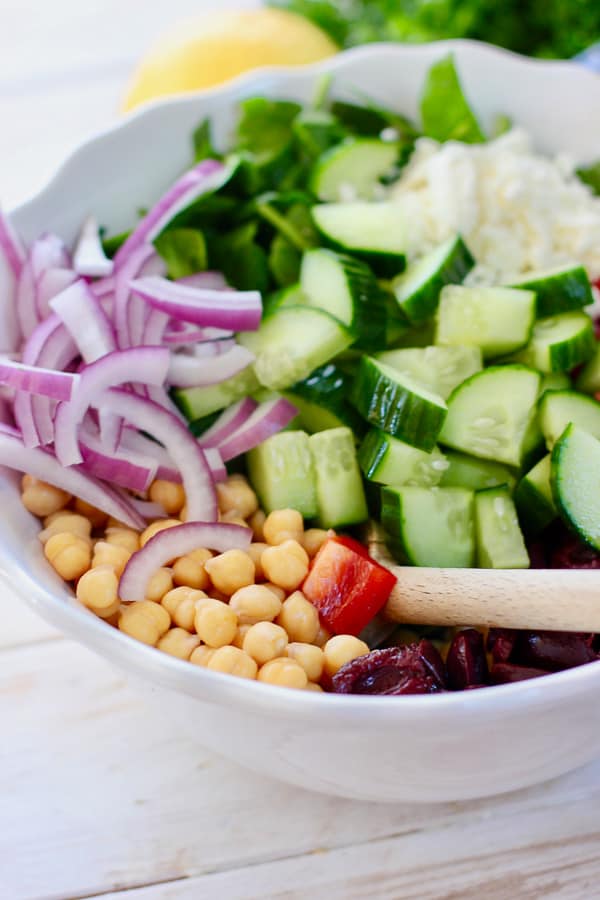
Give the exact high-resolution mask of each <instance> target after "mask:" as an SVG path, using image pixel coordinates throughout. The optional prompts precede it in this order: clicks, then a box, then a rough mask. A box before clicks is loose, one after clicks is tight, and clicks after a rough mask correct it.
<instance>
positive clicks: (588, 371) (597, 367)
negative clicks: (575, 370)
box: [575, 343, 600, 394]
mask: <svg viewBox="0 0 600 900" xmlns="http://www.w3.org/2000/svg"><path fill="white" fill-rule="evenodd" d="M575 387H576V388H577V390H578V391H583V393H584V394H598V393H600V344H599V343H597V344H596V347H595V349H594V355H593V356H592V358H591V359H590V361H589V362H587V363H586V364H585V366H584V367H583V369H582V370H581V372H580V374H579V377H578V379H577V381H576V382H575Z"/></svg>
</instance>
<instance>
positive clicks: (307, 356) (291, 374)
mask: <svg viewBox="0 0 600 900" xmlns="http://www.w3.org/2000/svg"><path fill="white" fill-rule="evenodd" d="M238 340H239V342H240V344H242V345H243V346H244V347H247V348H248V349H249V350H251V351H252V352H253V353H254V355H255V357H256V360H255V363H254V371H255V372H256V376H257V378H258V380H259V382H260V383H261V384H262V385H264V387H268V388H271V389H272V390H275V391H276V390H282V389H283V388H286V387H289V386H290V385H292V384H295V383H296V382H297V381H301V380H302V379H303V378H306V377H307V375H310V373H311V372H312V371H313V369H316V368H317V367H318V366H322V365H323V364H324V363H326V362H328V361H329V360H330V359H331V358H332V357H334V356H336V355H337V354H338V353H341V352H342V351H343V350H345V349H346V348H347V347H349V346H350V344H351V343H352V335H351V333H350V332H349V331H348V329H347V328H345V327H344V326H343V325H342V324H341V322H339V321H338V320H337V319H334V317H333V316H330V315H329V314H328V313H326V312H324V311H323V310H321V309H315V308H313V307H308V306H286V307H283V309H279V310H277V312H274V313H273V315H271V316H269V317H268V318H266V319H265V320H264V321H263V322H262V324H261V326H260V328H259V329H258V331H245V332H243V333H242V334H240V335H238ZM203 390H204V388H203ZM246 393H248V392H246ZM229 402H231V401H229Z"/></svg>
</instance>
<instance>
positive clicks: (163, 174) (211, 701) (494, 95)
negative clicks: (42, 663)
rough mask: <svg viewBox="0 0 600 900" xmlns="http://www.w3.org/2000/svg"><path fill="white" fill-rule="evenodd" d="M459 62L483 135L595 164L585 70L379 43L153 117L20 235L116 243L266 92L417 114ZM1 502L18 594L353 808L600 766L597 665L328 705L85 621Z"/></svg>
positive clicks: (230, 741)
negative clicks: (203, 138) (89, 230)
mask: <svg viewBox="0 0 600 900" xmlns="http://www.w3.org/2000/svg"><path fill="white" fill-rule="evenodd" d="M449 50H453V51H454V52H455V53H456V58H457V62H458V66H459V69H460V73H461V76H462V78H463V80H464V83H465V85H466V88H467V90H468V93H469V96H470V97H471V98H472V101H473V103H474V106H475V108H476V110H477V112H478V113H479V115H480V117H481V119H482V121H483V123H484V125H490V124H491V122H492V121H493V119H494V117H495V116H496V115H497V114H498V113H505V114H507V115H509V116H510V117H511V118H512V119H513V120H514V122H515V123H517V124H521V125H523V126H525V127H526V128H528V129H529V130H530V131H531V132H532V133H533V134H534V136H535V138H536V140H537V145H538V147H539V148H540V149H541V150H542V151H546V152H550V153H552V152H557V151H568V152H570V153H571V154H573V155H574V156H575V157H576V158H577V160H578V161H581V162H588V161H591V160H592V159H594V157H595V156H597V155H598V151H599V148H600V78H598V76H596V75H594V74H592V73H590V72H588V71H585V70H584V69H582V68H580V67H578V66H576V65H574V64H570V63H547V62H536V61H531V60H527V59H524V58H521V57H518V56H514V55H512V54H509V53H506V52H503V51H499V50H496V49H493V48H491V47H488V46H485V45H482V44H476V43H471V42H462V41H459V42H447V43H441V44H432V45H427V46H419V47H409V46H391V45H377V46H371V47H368V48H363V49H359V50H354V51H351V52H349V53H345V54H341V55H340V56H338V57H336V58H334V59H332V60H328V61H326V62H324V63H321V64H319V65H316V66H312V67H308V68H305V69H302V70H299V69H293V70H285V69H279V70H277V69H272V70H263V71H261V72H258V73H255V74H252V75H249V76H247V77H243V78H241V79H238V80H237V81H235V82H233V83H231V84H229V85H226V86H224V87H222V88H219V89H217V90H213V91H210V92H207V93H203V94H197V95H193V96H185V97H182V98H178V99H175V100H171V101H167V102H161V103H158V104H155V105H152V106H150V107H149V108H147V109H144V110H142V111H141V112H139V113H137V114H136V115H134V116H132V117H131V118H129V119H126V120H125V121H123V122H121V123H120V124H118V125H117V126H116V127H115V128H113V129H111V130H110V131H108V132H106V133H105V134H102V135H100V136H99V137H97V138H96V139H95V140H92V141H90V142H88V143H87V144H85V145H84V146H83V147H81V148H80V149H79V150H78V151H77V152H76V153H75V154H74V155H73V156H71V157H70V159H69V160H68V161H67V162H66V163H65V165H64V166H63V167H62V168H61V170H60V171H59V173H58V174H57V175H56V177H55V178H54V179H53V180H52V181H51V183H50V184H49V185H48V186H47V187H46V188H45V190H43V191H42V192H41V193H40V194H39V195H38V196H37V197H35V198H33V199H32V200H31V201H30V202H28V203H26V204H25V205H24V206H22V207H21V208H20V209H18V210H16V211H15V212H14V213H13V220H14V223H15V225H16V226H17V227H18V229H19V230H20V231H21V233H22V234H23V235H24V237H25V238H27V239H31V238H34V237H35V236H36V235H38V234H39V233H40V232H41V231H43V230H46V229H50V230H53V231H56V232H58V233H59V234H60V235H62V237H63V238H65V239H66V240H72V239H73V238H74V236H75V234H76V231H77V229H78V226H79V224H80V223H81V221H82V220H83V218H84V217H85V215H86V214H87V213H89V212H90V211H93V212H95V214H96V215H97V216H98V218H99V220H100V221H101V222H105V223H107V224H108V225H109V226H110V227H111V229H112V230H114V231H118V230H120V229H121V228H125V227H127V226H128V225H129V224H130V223H131V222H132V221H133V220H134V219H135V215H136V210H137V209H138V208H139V207H140V206H146V205H148V204H149V203H151V202H152V201H153V200H154V199H155V198H156V197H157V196H158V195H159V194H160V193H161V192H162V191H163V190H164V189H165V188H166V187H167V186H168V185H169V183H170V182H171V181H172V180H173V178H174V177H175V176H176V175H177V174H178V173H179V172H180V171H181V170H183V169H184V168H185V167H186V166H187V165H188V164H189V159H190V134H191V132H192V130H193V128H194V126H195V125H196V124H197V123H198V122H199V121H200V120H201V119H202V118H203V117H205V116H211V117H212V118H213V119H214V121H215V123H216V126H217V128H216V131H217V136H218V137H219V138H220V140H221V141H225V139H226V136H227V133H228V131H229V129H230V128H231V125H232V122H233V120H234V115H235V107H236V103H237V102H238V101H239V100H240V99H242V98H243V97H247V96H250V95H253V94H256V93H263V92H264V93H266V94H268V95H270V96H275V97H292V98H298V99H301V100H308V99H309V98H310V97H311V95H312V92H313V88H314V84H315V79H316V77H317V76H318V75H321V74H323V73H325V72H331V73H333V74H334V76H335V91H336V92H337V93H338V94H339V95H341V96H344V95H345V96H347V97H348V96H352V94H353V92H354V91H356V90H358V91H359V92H361V93H363V94H365V95H368V96H370V97H373V98H374V99H375V100H378V101H380V102H381V103H384V104H388V105H391V106H395V107H397V108H398V109H399V110H401V111H402V112H404V113H407V114H408V115H409V116H416V114H417V109H418V98H419V93H420V90H421V87H422V84H423V79H424V76H425V74H426V71H427V69H428V67H429V65H430V64H431V63H432V62H433V61H434V60H435V59H437V58H439V57H440V56H441V55H443V54H445V53H447V52H448V51H449ZM0 504H1V508H2V510H3V513H4V514H3V516H2V519H1V520H0V566H1V569H0V573H1V574H2V576H3V577H4V578H5V579H8V580H9V581H10V583H11V585H12V587H13V588H16V589H17V591H18V592H19V593H20V594H21V595H22V596H23V597H24V598H25V599H26V600H27V601H28V602H29V603H30V604H31V605H32V606H33V608H34V609H35V610H37V611H38V612H39V614H40V615H41V616H43V617H44V618H45V619H47V620H48V621H49V622H50V623H52V624H53V625H55V626H57V627H58V628H60V629H62V630H63V631H64V632H65V633H66V634H68V635H69V636H71V637H74V638H76V639H78V640H80V641H82V642H83V643H84V644H86V645H87V646H88V647H90V648H91V649H92V650H94V651H96V652H97V653H100V654H102V655H103V656H106V657H107V658H109V659H111V660H112V661H113V662H114V663H115V664H116V665H118V666H120V667H122V668H123V669H125V670H127V671H128V672H129V673H130V675H132V676H134V677H137V680H138V682H139V683H140V685H141V687H142V689H143V690H144V691H145V694H146V695H147V696H148V697H150V696H152V695H154V696H155V697H156V700H157V702H159V703H161V704H162V708H163V710H164V713H165V715H171V716H175V717H176V719H177V721H178V722H179V723H180V727H181V730H182V732H184V731H185V732H186V733H187V734H188V735H190V734H191V735H192V736H193V737H195V738H196V739H197V740H198V741H199V742H200V743H202V744H205V745H207V746H209V747H211V748H212V749H214V750H216V751H218V752H219V753H222V754H224V755H226V756H229V757H231V758H232V759H234V760H236V761H238V762H240V763H242V764H243V765H246V766H248V767H249V768H252V769H255V770H257V771H260V772H263V773H265V774H268V775H273V776H274V777H277V778H280V779H283V780H284V781H288V782H290V783H293V784H297V785H302V786H304V787H306V788H310V789H313V790H317V791H322V792H324V793H329V794H338V795H340V796H345V797H353V798H358V799H364V800H380V801H397V800H408V801H428V802H432V801H436V800H439V801H442V800H458V799H466V798H470V797H480V796H484V795H489V794H495V793H500V792H502V791H509V790H512V789H515V788H519V787H523V786H525V785H530V784H534V783H535V782H540V781H543V780H545V779H548V778H551V777H553V776H556V775H559V774H561V773H563V772H566V771H568V770H569V769H573V768H575V767H576V766H579V765H581V764H583V763H585V762H586V761H588V760H590V759H591V758H593V757H594V756H595V755H597V754H598V753H600V705H599V704H598V694H599V692H600V663H593V664H590V665H587V666H582V667H581V668H578V669H572V670H570V671H567V672H562V673H559V674H556V675H550V676H548V677H546V678H543V679H539V680H534V681H529V682H522V683H520V684H514V685H505V686H501V687H494V688H488V689H487V690H482V691H471V692H467V693H462V694H451V693H449V694H442V695H437V696H415V697H402V698H386V697H352V696H335V695H325V696H323V695H315V694H313V693H309V692H296V691H286V690H282V689H279V688H273V687H267V686H265V685H262V684H258V683H256V682H249V681H245V680H242V679H236V678H231V677H229V676H222V675H218V674H215V673H212V672H209V671H207V670H205V669H201V668H197V667H195V666H191V665H189V664H187V663H183V662H180V661H178V660H176V659H174V658H172V657H169V656H167V655H165V654H162V653H159V652H157V651H156V650H153V649H150V648H147V647H145V646H143V645H142V644H139V643H137V642H135V641H133V640H131V639H129V638H128V637H126V636H125V635H123V634H121V633H120V632H118V631H116V630H114V629H112V628H109V627H107V626H106V625H105V624H104V623H103V622H101V621H100V620H99V619H97V618H95V617H94V616H93V615H91V614H90V613H88V612H87V611H86V610H84V609H83V608H80V607H79V606H78V604H77V602H76V601H75V599H74V598H73V597H72V596H71V595H70V593H69V592H68V590H67V589H66V588H65V586H64V585H63V583H62V582H61V581H60V580H59V579H58V578H57V577H56V576H55V575H54V574H53V573H52V572H51V571H50V569H49V567H48V565H47V564H46V562H45V560H44V558H43V556H42V554H41V552H40V546H39V542H38V540H37V536H36V533H37V523H36V522H35V521H34V519H33V518H32V517H31V516H30V515H29V514H28V513H27V512H25V510H24V509H23V508H22V506H21V505H20V502H19V499H18V492H17V489H16V480H15V478H14V477H12V476H1V477H0ZM573 576H574V578H576V573H573ZM575 584H576V582H575V581H574V586H575ZM599 587H600V579H599ZM565 602H568V598H567V597H565ZM141 762H142V764H143V761H141Z"/></svg>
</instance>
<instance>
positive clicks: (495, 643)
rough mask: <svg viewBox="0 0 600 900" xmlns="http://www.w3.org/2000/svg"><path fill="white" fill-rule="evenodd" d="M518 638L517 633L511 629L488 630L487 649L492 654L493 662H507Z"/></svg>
mask: <svg viewBox="0 0 600 900" xmlns="http://www.w3.org/2000/svg"><path fill="white" fill-rule="evenodd" d="M518 636H519V632H518V631H515V630H514V629H512V628H490V630H489V632H488V639H487V648H488V650H489V652H490V653H491V654H492V657H493V659H494V662H497V663H505V662H508V660H509V659H510V656H511V654H512V652H513V649H514V646H515V644H516V642H517V638H518Z"/></svg>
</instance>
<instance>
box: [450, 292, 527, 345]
mask: <svg viewBox="0 0 600 900" xmlns="http://www.w3.org/2000/svg"><path fill="white" fill-rule="evenodd" d="M534 322H535V294H534V293H533V292H532V291H519V290H515V289H514V288H494V287H492V288H490V287H464V285H447V286H446V287H445V288H443V290H442V293H441V295H440V304H439V308H438V314H437V330H436V336H435V342H436V344H441V345H444V344H445V345H456V344H459V345H460V344H463V345H467V346H471V347H480V348H481V352H482V354H483V356H484V358H485V359H489V358H490V357H494V356H502V355H504V354H506V353H512V352H513V351H514V350H518V349H519V348H520V347H524V346H525V345H526V344H527V342H528V341H529V339H530V337H531V333H532V329H533V324H534Z"/></svg>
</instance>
